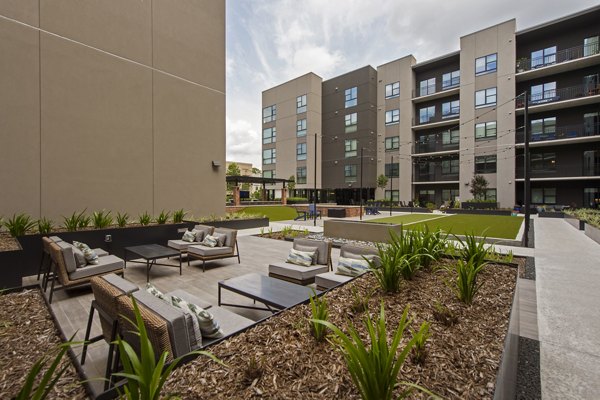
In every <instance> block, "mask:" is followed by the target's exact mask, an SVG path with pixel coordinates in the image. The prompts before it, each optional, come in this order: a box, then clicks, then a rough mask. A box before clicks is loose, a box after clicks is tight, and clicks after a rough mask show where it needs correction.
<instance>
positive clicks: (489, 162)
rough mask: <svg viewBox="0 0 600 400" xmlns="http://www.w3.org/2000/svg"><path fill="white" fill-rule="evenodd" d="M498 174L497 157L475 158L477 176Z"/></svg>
mask: <svg viewBox="0 0 600 400" xmlns="http://www.w3.org/2000/svg"><path fill="white" fill-rule="evenodd" d="M495 172H496V156H495V155H493V156H479V157H475V173H476V174H493V173H495Z"/></svg>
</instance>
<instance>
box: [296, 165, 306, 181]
mask: <svg viewBox="0 0 600 400" xmlns="http://www.w3.org/2000/svg"><path fill="white" fill-rule="evenodd" d="M296 183H298V184H303V183H306V167H298V168H296Z"/></svg>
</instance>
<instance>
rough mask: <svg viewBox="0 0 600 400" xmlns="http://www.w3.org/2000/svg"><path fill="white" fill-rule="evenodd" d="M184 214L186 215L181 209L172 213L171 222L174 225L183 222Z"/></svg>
mask: <svg viewBox="0 0 600 400" xmlns="http://www.w3.org/2000/svg"><path fill="white" fill-rule="evenodd" d="M186 214H187V213H186V212H185V211H183V208H180V209H179V210H176V211H173V222H174V223H176V224H178V223H180V222H183V218H184V217H185V215H186Z"/></svg>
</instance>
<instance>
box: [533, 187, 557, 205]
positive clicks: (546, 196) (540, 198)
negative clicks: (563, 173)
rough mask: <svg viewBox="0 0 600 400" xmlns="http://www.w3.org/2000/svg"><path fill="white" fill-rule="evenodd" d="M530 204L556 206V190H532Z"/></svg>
mask: <svg viewBox="0 0 600 400" xmlns="http://www.w3.org/2000/svg"><path fill="white" fill-rule="evenodd" d="M531 202H532V203H533V204H556V188H532V189H531Z"/></svg>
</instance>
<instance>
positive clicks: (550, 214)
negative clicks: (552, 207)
mask: <svg viewBox="0 0 600 400" xmlns="http://www.w3.org/2000/svg"><path fill="white" fill-rule="evenodd" d="M538 217H540V218H564V217H565V213H564V212H562V211H540V212H538Z"/></svg>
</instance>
